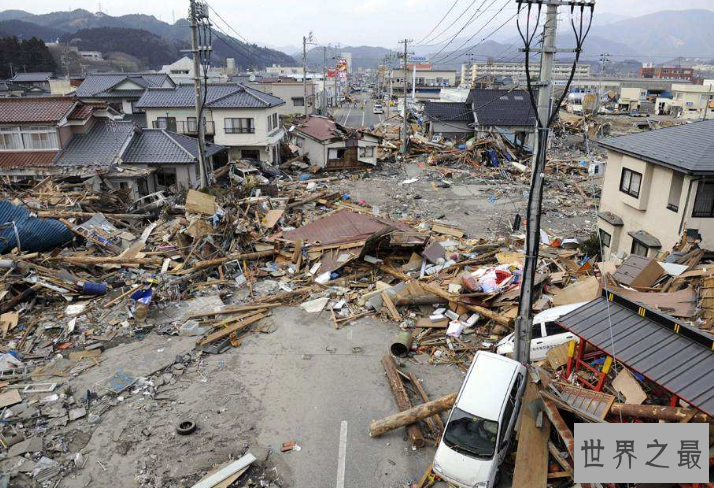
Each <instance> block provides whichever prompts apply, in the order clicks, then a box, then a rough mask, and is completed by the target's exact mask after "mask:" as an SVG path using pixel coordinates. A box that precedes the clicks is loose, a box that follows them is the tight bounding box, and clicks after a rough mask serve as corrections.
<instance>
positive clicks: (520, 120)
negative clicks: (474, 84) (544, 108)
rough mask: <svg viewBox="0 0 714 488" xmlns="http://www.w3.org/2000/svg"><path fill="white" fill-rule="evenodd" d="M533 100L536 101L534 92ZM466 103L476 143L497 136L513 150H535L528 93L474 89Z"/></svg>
mask: <svg viewBox="0 0 714 488" xmlns="http://www.w3.org/2000/svg"><path fill="white" fill-rule="evenodd" d="M534 96H535V97H536V99H537V97H538V95H537V92H536V94H535V95H534ZM466 103H467V104H469V105H471V108H472V110H473V118H474V126H475V127H476V137H477V138H478V139H483V138H485V137H486V136H487V135H488V134H489V133H490V132H498V133H499V134H501V135H502V136H504V137H506V138H507V139H509V140H510V141H511V143H513V144H514V145H515V146H520V147H523V146H526V147H529V148H532V147H534V143H535V126H536V119H535V111H534V110H533V106H532V104H531V101H530V98H529V96H528V91H527V90H485V89H480V88H474V89H473V90H471V92H470V93H469V96H468V98H467V99H466Z"/></svg>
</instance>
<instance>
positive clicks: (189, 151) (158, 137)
mask: <svg viewBox="0 0 714 488" xmlns="http://www.w3.org/2000/svg"><path fill="white" fill-rule="evenodd" d="M223 149H224V148H223V146H219V145H217V144H208V143H207V144H206V157H211V156H213V155H214V154H216V153H217V152H219V151H222V150H223ZM123 161H124V163H125V164H169V163H170V164H188V163H194V162H196V161H198V140H197V139H194V138H192V137H188V136H184V135H181V134H176V133H174V132H168V131H166V130H163V129H145V130H143V131H142V132H141V133H140V134H137V135H136V136H135V137H134V139H133V140H132V141H131V144H130V145H129V148H128V149H127V150H126V154H124V158H123Z"/></svg>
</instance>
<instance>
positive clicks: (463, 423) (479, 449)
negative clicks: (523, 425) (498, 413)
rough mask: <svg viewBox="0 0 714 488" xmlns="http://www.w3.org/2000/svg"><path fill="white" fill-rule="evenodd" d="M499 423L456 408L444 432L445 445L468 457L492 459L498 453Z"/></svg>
mask: <svg viewBox="0 0 714 488" xmlns="http://www.w3.org/2000/svg"><path fill="white" fill-rule="evenodd" d="M497 436H498V422H494V421H493V420H487V419H482V418H479V417H476V416H474V415H471V414H470V413H467V412H464V411H463V410H460V409H458V408H454V412H453V413H452V414H451V419H450V420H449V424H448V425H447V426H446V430H445V431H444V444H446V445H447V446H448V447H450V448H451V449H453V450H454V451H457V452H460V453H462V454H465V455H466V456H470V457H475V458H480V459H490V458H492V457H493V455H494V453H495V451H496V438H497Z"/></svg>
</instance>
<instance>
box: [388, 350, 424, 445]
mask: <svg viewBox="0 0 714 488" xmlns="http://www.w3.org/2000/svg"><path fill="white" fill-rule="evenodd" d="M382 366H384V371H386V373H387V379H388V380H389V387H390V388H391V389H392V393H393V394H394V401H395V402H396V404H397V408H399V411H400V412H404V411H406V410H409V409H410V408H412V403H411V401H410V400H409V395H408V394H407V390H406V389H405V388H404V383H403V382H402V378H401V376H399V370H398V368H397V363H396V362H395V361H394V358H393V357H392V356H391V355H389V354H387V355H386V356H384V357H383V358H382ZM407 434H409V439H410V440H411V443H412V445H413V446H414V447H416V448H420V447H424V444H425V441H424V436H423V435H422V433H421V428H420V427H419V424H418V423H413V424H411V425H408V426H407Z"/></svg>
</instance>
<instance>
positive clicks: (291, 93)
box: [250, 81, 315, 117]
mask: <svg viewBox="0 0 714 488" xmlns="http://www.w3.org/2000/svg"><path fill="white" fill-rule="evenodd" d="M250 86H251V87H252V88H255V89H256V90H260V91H262V92H263V93H269V94H271V95H273V96H276V97H278V98H282V99H283V100H285V105H281V106H280V107H278V114H279V115H280V116H281V117H285V116H289V115H303V114H304V113H305V107H304V106H302V105H295V103H294V102H293V98H304V96H305V90H304V87H303V85H302V83H290V82H287V83H286V82H280V83H250ZM307 98H308V102H309V104H308V113H314V108H315V83H314V82H313V81H308V83H307Z"/></svg>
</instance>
